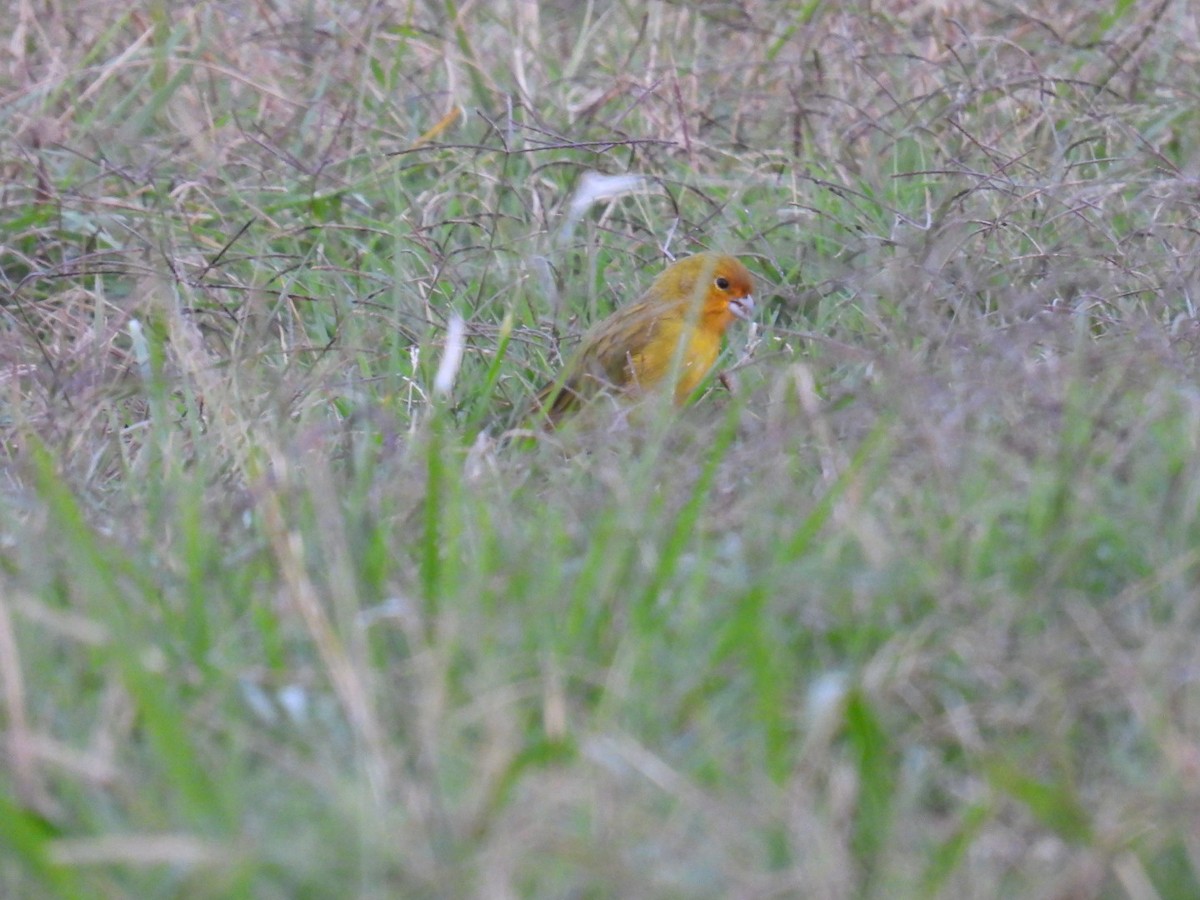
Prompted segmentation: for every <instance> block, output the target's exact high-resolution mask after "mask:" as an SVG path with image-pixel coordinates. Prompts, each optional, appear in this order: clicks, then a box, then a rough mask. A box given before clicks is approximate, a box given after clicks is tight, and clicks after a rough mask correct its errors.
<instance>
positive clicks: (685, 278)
mask: <svg viewBox="0 0 1200 900" xmlns="http://www.w3.org/2000/svg"><path fill="white" fill-rule="evenodd" d="M719 278H724V279H725V280H726V281H728V282H729V286H728V287H726V288H723V289H718V288H717V287H716V286H715V282H716V281H717V279H719ZM694 290H704V291H706V293H709V294H714V293H715V294H718V295H719V296H721V297H725V298H729V297H746V296H748V295H749V294H751V293H753V292H754V281H753V279H752V278H751V277H750V272H749V271H748V270H747V269H746V267H745V266H743V265H742V264H741V262H739V261H738V259H737V258H736V257H733V256H724V255H721V254H718V253H698V254H696V255H695V256H689V257H687V258H686V259H681V260H679V261H678V262H676V263H674V264H673V265H671V266H668V267H667V268H666V269H664V270H663V272H662V274H660V275H659V276H658V278H657V279H655V283H654V286H653V287H652V288H651V293H652V294H656V295H658V296H660V297H663V298H668V299H675V298H678V299H682V298H684V297H686V296H689V295H691V294H692V292H693V291H694Z"/></svg>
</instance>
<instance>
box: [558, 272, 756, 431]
mask: <svg viewBox="0 0 1200 900" xmlns="http://www.w3.org/2000/svg"><path fill="white" fill-rule="evenodd" d="M753 292H754V282H753V280H752V278H751V277H750V273H749V271H747V269H746V267H745V266H744V265H742V263H741V262H740V261H739V260H738V259H737V258H736V257H733V256H725V255H722V254H717V253H700V254H697V255H696V256H689V257H687V258H685V259H681V260H679V261H678V262H676V263H674V264H673V265H671V266H668V267H667V268H666V269H664V270H663V271H662V273H660V274H659V276H658V277H657V278H655V279H654V282H653V283H652V284H651V285H650V287H649V289H648V290H647V291H646V293H644V294H643V295H642V296H641V297H640V298H639V299H638V300H637V301H636V302H634V303H631V304H629V305H628V306H623V307H621V308H620V309H618V310H617V311H616V312H614V313H613V314H612V315H610V316H609V317H608V318H607V319H604V320H603V321H601V322H600V323H599V324H597V325H596V326H595V327H593V328H592V329H591V330H590V331H589V332H588V333H587V334H586V335H584V338H583V341H582V342H581V344H580V347H579V350H578V351H577V352H576V353H575V355H574V356H573V357H572V359H571V361H570V362H569V363H567V365H566V367H565V369H564V370H563V372H562V373H561V374H560V375H559V376H558V377H557V378H555V379H554V381H552V382H550V384H548V385H546V386H545V387H544V388H542V389H541V390H540V391H539V392H538V393H537V395H536V396H535V398H534V405H535V409H537V410H539V411H540V414H541V415H543V416H545V417H546V419H547V420H548V421H549V423H550V424H551V425H556V424H557V423H558V422H559V420H560V419H561V418H562V417H563V416H564V415H566V414H567V413H569V412H571V411H572V410H574V409H577V408H578V407H579V406H581V405H582V404H584V403H586V402H588V401H589V400H591V399H592V398H593V397H595V396H596V395H597V394H600V393H602V392H605V391H608V392H611V393H614V394H626V395H628V394H635V395H637V394H642V393H645V392H647V391H650V390H653V389H655V388H657V387H659V386H660V385H662V384H663V383H664V382H668V381H670V382H671V383H672V384H673V387H674V398H675V402H676V403H682V402H683V401H684V400H686V399H687V398H688V397H689V396H690V395H691V393H692V391H694V390H695V389H696V386H697V385H699V384H700V382H701V381H702V380H703V379H704V376H705V375H707V374H708V371H709V369H711V368H712V367H713V363H715V362H716V361H717V354H719V353H720V352H721V337H722V335H724V334H725V330H726V329H727V328H728V327H729V324H730V323H731V322H732V321H733V320H734V318H735V317H736V318H741V319H748V318H749V317H750V315H751V313H753V312H754V293H753Z"/></svg>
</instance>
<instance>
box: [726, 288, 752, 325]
mask: <svg viewBox="0 0 1200 900" xmlns="http://www.w3.org/2000/svg"><path fill="white" fill-rule="evenodd" d="M729 311H730V312H732V313H733V314H734V315H735V316H737V317H738V318H739V319H746V320H749V319H750V317H751V316H753V315H754V297H753V295H751V294H747V295H746V296H745V297H739V298H737V299H734V300H730V301H729Z"/></svg>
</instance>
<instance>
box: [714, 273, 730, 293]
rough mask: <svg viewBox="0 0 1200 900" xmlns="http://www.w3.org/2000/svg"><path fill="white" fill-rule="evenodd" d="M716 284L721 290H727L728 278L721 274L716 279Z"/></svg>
mask: <svg viewBox="0 0 1200 900" xmlns="http://www.w3.org/2000/svg"><path fill="white" fill-rule="evenodd" d="M716 285H717V287H719V288H720V289H721V290H723V291H727V290H729V279H728V278H726V277H725V276H724V275H722V276H721V277H720V278H718V279H717V280H716Z"/></svg>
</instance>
